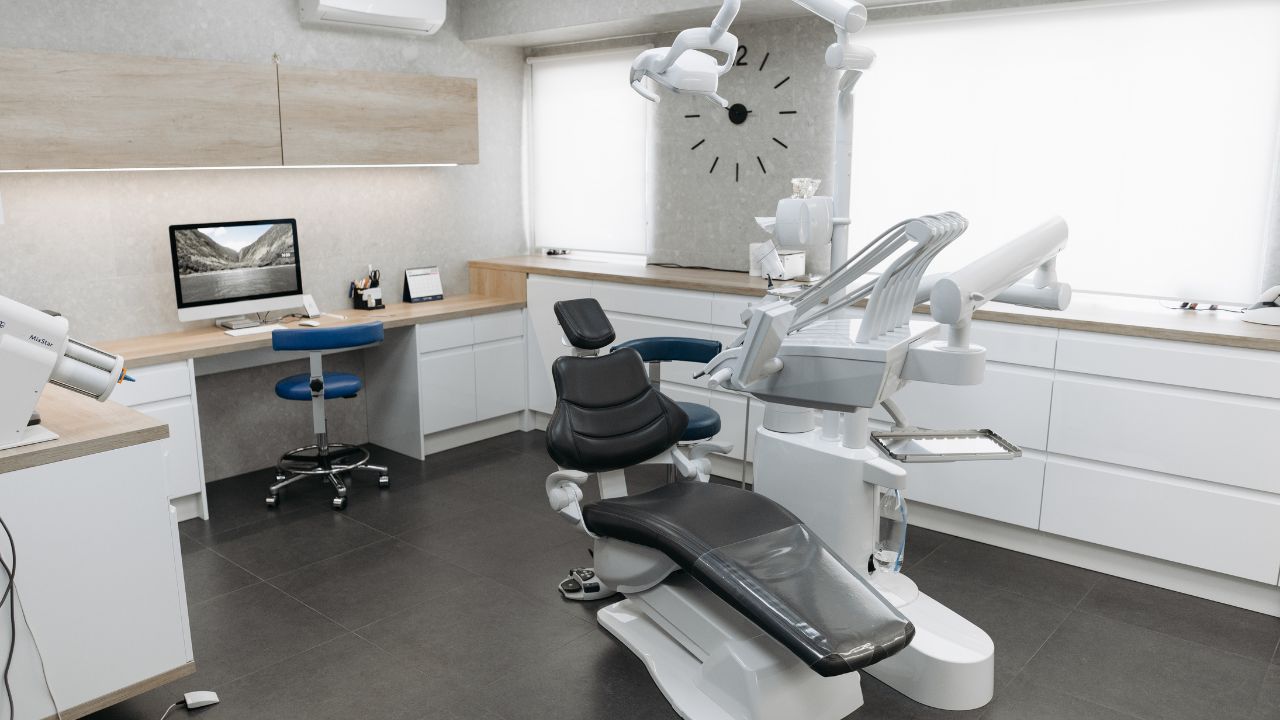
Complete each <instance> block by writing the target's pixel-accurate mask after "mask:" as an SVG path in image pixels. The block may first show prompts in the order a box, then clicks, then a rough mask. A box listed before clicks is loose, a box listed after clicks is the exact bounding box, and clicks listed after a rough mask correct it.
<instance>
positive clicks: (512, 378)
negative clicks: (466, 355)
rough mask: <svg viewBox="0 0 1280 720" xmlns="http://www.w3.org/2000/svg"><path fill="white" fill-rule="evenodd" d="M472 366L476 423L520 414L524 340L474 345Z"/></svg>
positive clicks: (522, 401)
mask: <svg viewBox="0 0 1280 720" xmlns="http://www.w3.org/2000/svg"><path fill="white" fill-rule="evenodd" d="M475 366H476V418H477V419H479V420H488V419H489V418H493V417H498V416H499V415H508V414H510V413H514V412H520V411H521V410H524V404H525V392H524V379H525V371H524V338H513V339H511V340H501V341H499V342H493V343H486V344H484V345H477V346H476V348H475Z"/></svg>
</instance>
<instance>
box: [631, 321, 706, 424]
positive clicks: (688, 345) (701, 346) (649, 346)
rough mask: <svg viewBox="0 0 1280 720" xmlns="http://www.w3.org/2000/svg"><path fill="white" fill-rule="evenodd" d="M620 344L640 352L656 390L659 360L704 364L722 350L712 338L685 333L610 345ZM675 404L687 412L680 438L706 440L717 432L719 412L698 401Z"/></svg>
mask: <svg viewBox="0 0 1280 720" xmlns="http://www.w3.org/2000/svg"><path fill="white" fill-rule="evenodd" d="M621 348H631V349H632V350H635V351H636V352H638V353H640V359H641V360H644V361H645V362H646V363H648V364H649V384H650V385H652V386H653V389H654V390H657V391H659V392H661V391H662V363H664V362H674V361H677V360H683V361H685V362H693V363H702V364H704V365H705V364H706V363H709V362H711V360H712V359H714V358H715V356H716V355H719V354H720V350H721V346H720V343H719V342H717V341H715V340H699V339H697V338H687V337H651V338H641V339H639V340H628V341H627V342H624V343H618V344H617V345H614V346H613V350H619V349H621ZM611 352H612V351H611ZM676 404H677V405H679V406H680V409H681V410H684V414H685V415H688V416H689V425H688V427H686V428H685V431H684V434H683V435H681V436H680V442H682V443H690V442H698V441H700V440H708V439H710V438H711V437H712V436H714V435H715V434H717V433H719V432H720V413H718V412H716V411H715V410H713V409H711V408H710V407H708V406H706V405H702V404H700V403H691V402H679V401H677V402H676Z"/></svg>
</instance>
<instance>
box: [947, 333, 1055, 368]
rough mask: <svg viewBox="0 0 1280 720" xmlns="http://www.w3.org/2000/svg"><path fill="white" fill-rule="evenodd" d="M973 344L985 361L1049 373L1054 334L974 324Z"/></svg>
mask: <svg viewBox="0 0 1280 720" xmlns="http://www.w3.org/2000/svg"><path fill="white" fill-rule="evenodd" d="M944 332H945V330H944ZM973 342H974V344H977V345H981V346H982V347H984V348H986V349H987V359H988V360H992V361H995V362H1002V363H1010V364H1013V365H1027V366H1030V367H1039V368H1046V369H1052V368H1053V366H1054V365H1053V362H1054V354H1055V352H1056V351H1057V344H1058V331H1057V330H1050V329H1047V328H1038V327H1030V326H1026V325H1010V324H1008V323H996V322H975V323H974V324H973Z"/></svg>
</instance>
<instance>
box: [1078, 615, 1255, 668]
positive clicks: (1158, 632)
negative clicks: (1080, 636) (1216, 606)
mask: <svg viewBox="0 0 1280 720" xmlns="http://www.w3.org/2000/svg"><path fill="white" fill-rule="evenodd" d="M1228 607H1234V606H1228ZM1072 612H1074V613H1080V614H1081V615H1088V616H1089V617H1095V618H1100V619H1102V620H1106V621H1108V622H1114V623H1120V624H1121V625H1125V626H1128V627H1131V628H1136V629H1138V630H1143V631H1145V632H1149V633H1155V634H1156V635H1160V636H1161V637H1165V638H1169V639H1170V640H1177V641H1178V642H1184V643H1190V644H1192V645H1197V646H1199V647H1202V648H1204V649H1206V650H1212V651H1214V652H1220V653H1222V654H1223V655H1230V656H1231V657H1236V658H1240V659H1241V660H1246V661H1248V662H1253V663H1260V664H1262V665H1263V666H1266V665H1271V664H1272V663H1271V660H1270V658H1268V659H1265V660H1263V659H1259V658H1256V657H1249V656H1248V655H1241V654H1240V653H1238V652H1232V651H1230V650H1227V649H1225V648H1220V647H1217V646H1214V645H1209V644H1206V643H1203V642H1200V641H1199V640H1192V639H1191V638H1185V637H1182V636H1181V635H1174V634H1173V633H1167V632H1165V631H1163V630H1157V629H1155V628H1149V627H1147V626H1145V625H1136V624H1134V623H1131V622H1129V621H1127V620H1121V619H1119V618H1114V617H1111V616H1110V615H1103V614H1102V613H1099V612H1094V611H1092V610H1089V609H1087V608H1079V607H1077V608H1073V609H1072ZM1277 642H1278V643H1280V641H1277Z"/></svg>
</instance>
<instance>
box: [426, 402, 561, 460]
mask: <svg viewBox="0 0 1280 720" xmlns="http://www.w3.org/2000/svg"><path fill="white" fill-rule="evenodd" d="M526 426H527V422H526V421H525V413H524V411H521V412H517V413H512V414H510V415H501V416H499V417H496V418H490V419H488V420H481V421H480V422H477V423H471V424H470V425H463V426H462V427H456V428H450V429H448V430H441V431H440V432H438V433H432V434H430V435H427V436H425V437H423V438H422V451H423V452H424V453H425V454H427V455H431V454H433V453H438V452H443V451H445V450H452V449H453V448H456V447H462V446H463V445H470V444H471V443H473V442H480V441H481V440H488V439H489V438H491V437H497V436H499V435H505V434H507V433H509V432H515V431H516V430H524V429H525V427H526ZM542 427H546V425H545V424H544V425H543V426H542Z"/></svg>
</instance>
